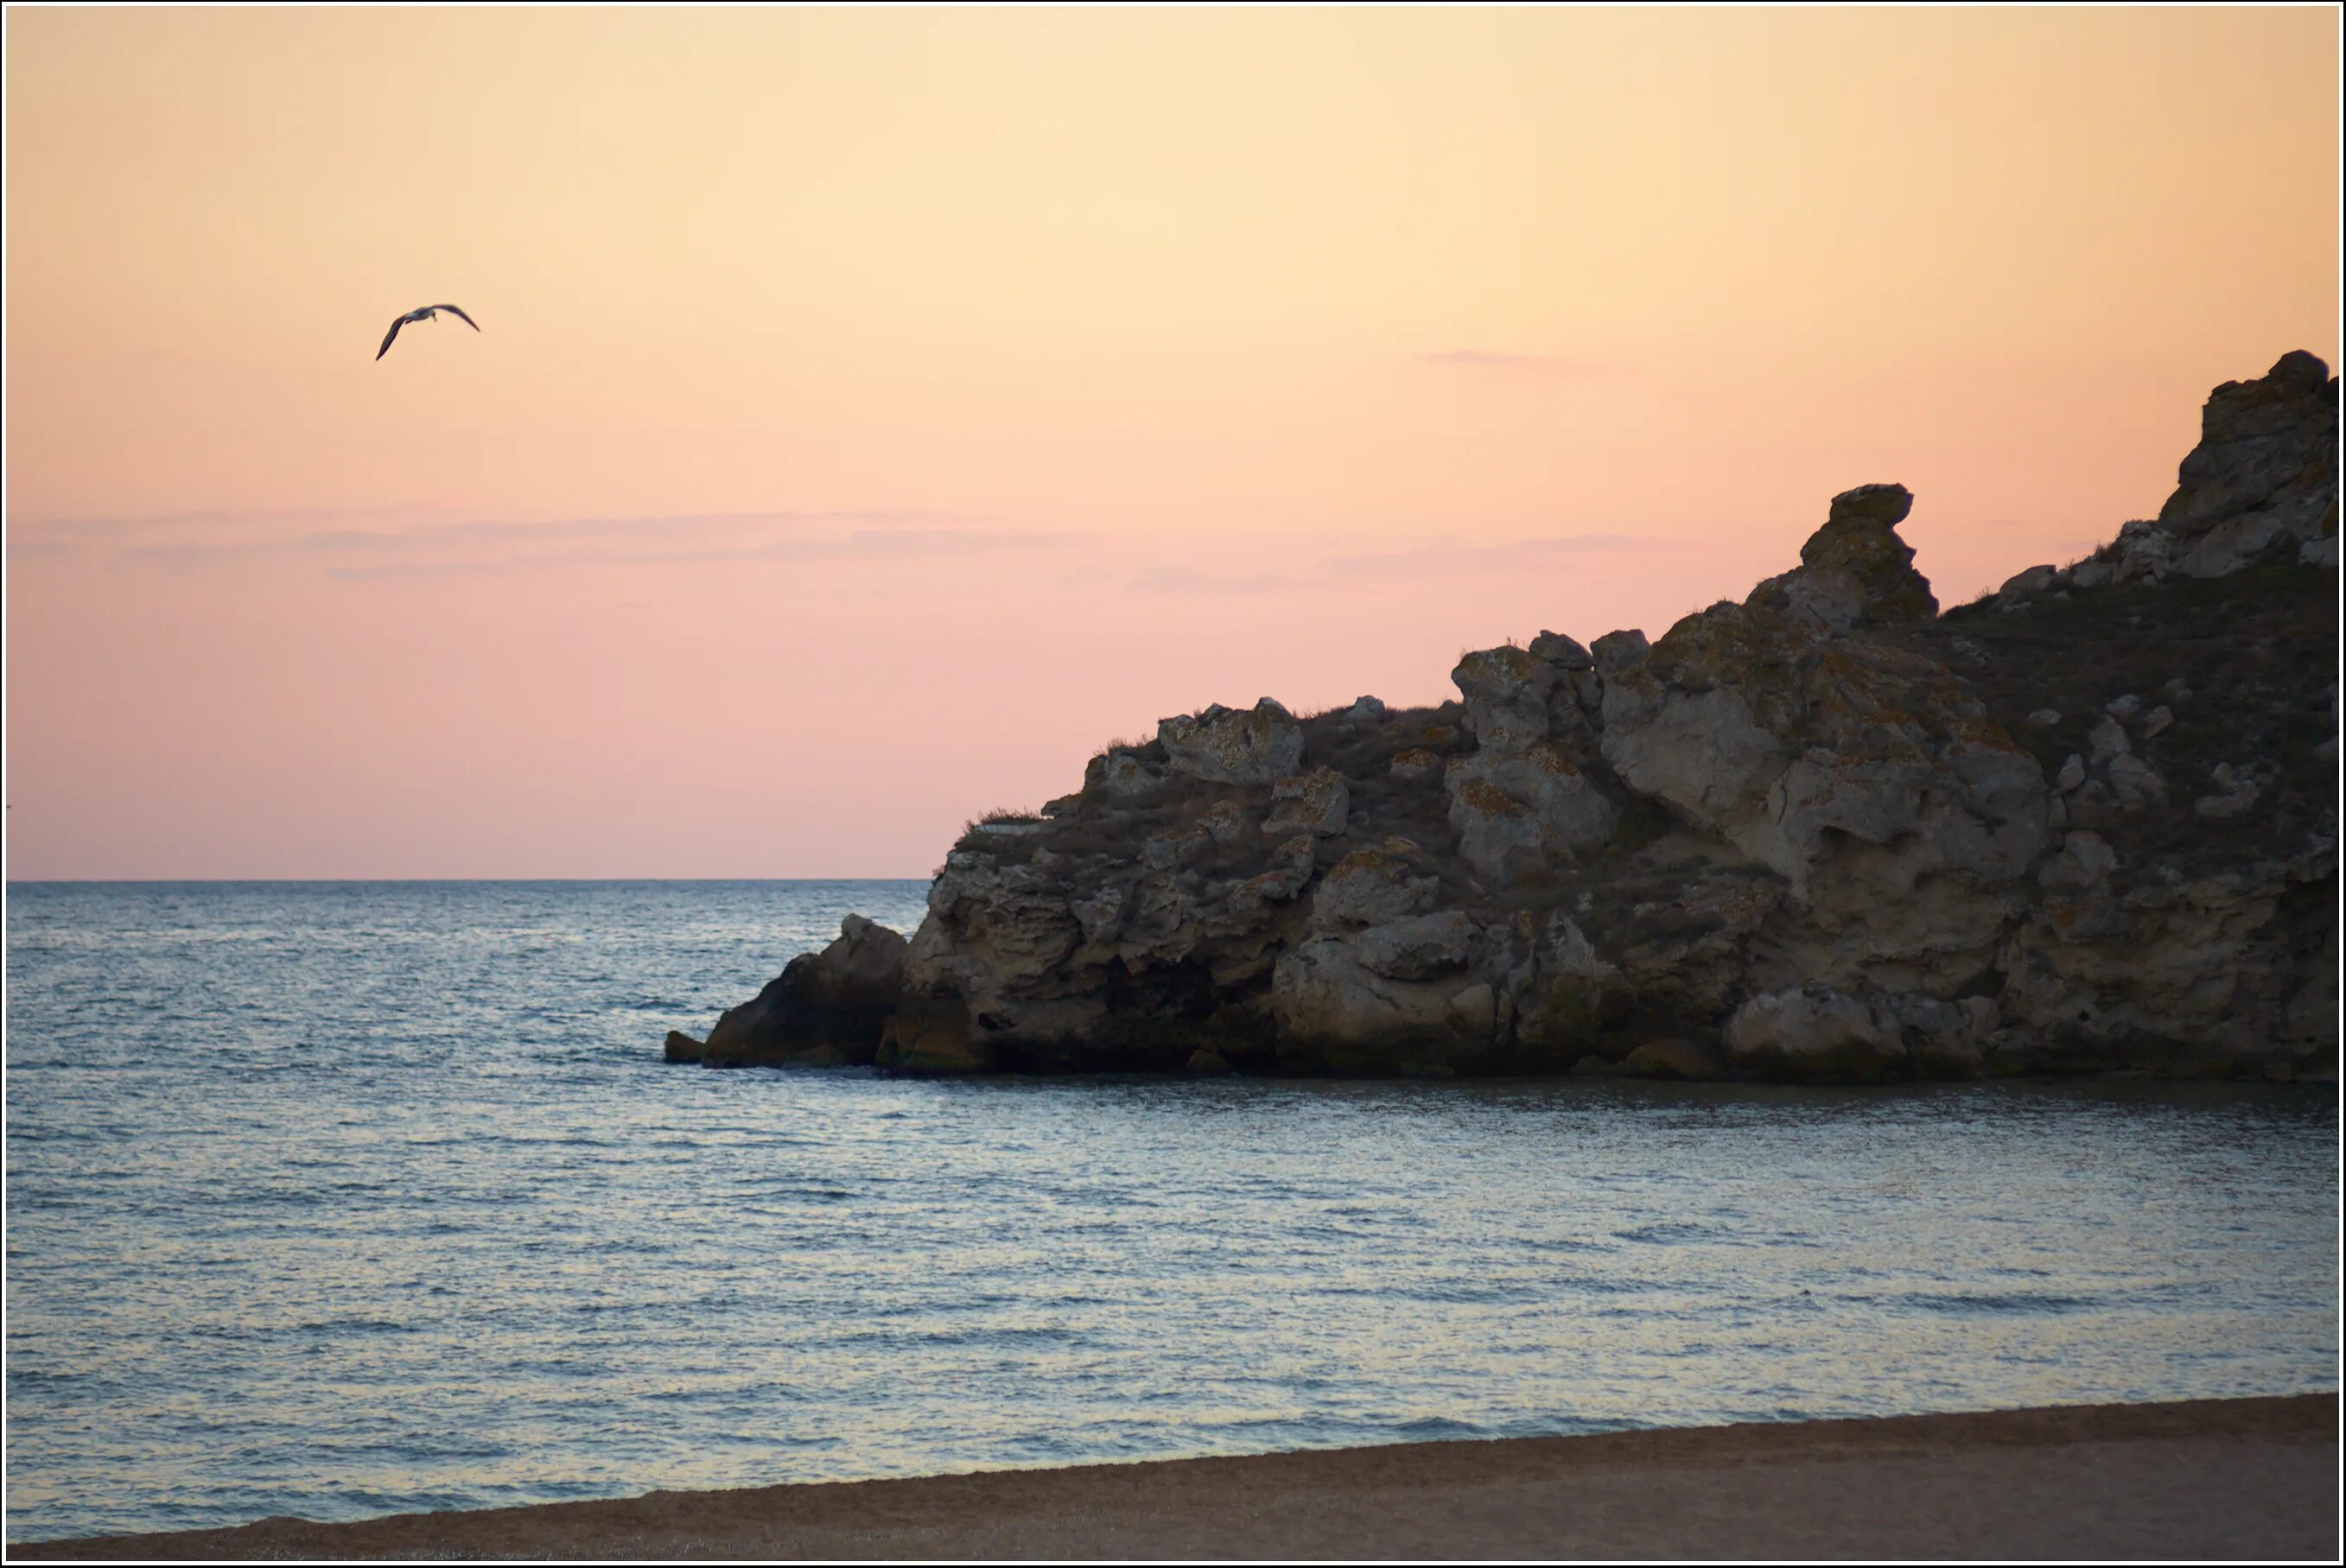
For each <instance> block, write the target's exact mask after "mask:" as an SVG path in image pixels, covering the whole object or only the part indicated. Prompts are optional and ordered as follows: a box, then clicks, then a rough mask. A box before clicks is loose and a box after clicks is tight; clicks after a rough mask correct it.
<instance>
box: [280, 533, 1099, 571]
mask: <svg viewBox="0 0 2346 1568" xmlns="http://www.w3.org/2000/svg"><path fill="white" fill-rule="evenodd" d="M1085 537H1086V536H1085V535H1080V534H1062V533H1051V532H1045V531H1044V530H1040V529H1025V528H994V529H943V528H906V529H886V530H882V529H860V530H857V531H854V532H852V533H849V534H845V535H838V536H834V537H829V538H799V539H770V540H765V541H762V542H758V543H752V544H743V545H709V546H707V547H703V548H690V547H679V548H675V549H665V550H655V549H637V550H596V549H572V550H551V551H538V552H535V553H533V554H530V555H503V556H495V557H492V558H489V559H486V560H469V561H467V560H458V561H388V562H383V563H381V564H377V565H353V566H329V567H327V568H326V572H325V575H327V576H329V577H334V578H340V579H342V580H344V581H367V580H382V579H393V578H428V577H460V576H487V575H499V574H510V573H520V572H540V571H549V570H558V569H562V568H566V567H576V566H597V565H627V566H656V565H694V564H700V563H723V562H733V563H745V562H766V561H793V562H800V563H819V562H832V561H846V562H858V561H917V560H923V559H928V558H932V557H934V556H940V555H975V554H984V553H991V552H995V551H1005V550H1058V549H1065V548H1066V547H1068V546H1070V545H1077V544H1080V543H1083V542H1084V539H1085Z"/></svg>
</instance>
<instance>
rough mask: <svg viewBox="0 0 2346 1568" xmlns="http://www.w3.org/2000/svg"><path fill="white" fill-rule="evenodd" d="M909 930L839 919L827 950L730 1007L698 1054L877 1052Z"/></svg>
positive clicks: (740, 1062)
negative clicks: (903, 931) (901, 931)
mask: <svg viewBox="0 0 2346 1568" xmlns="http://www.w3.org/2000/svg"><path fill="white" fill-rule="evenodd" d="M907 951H908V950H907V947H906V943H905V941H904V939H903V937H902V936H901V935H899V934H898V933H896V932H892V931H890V930H889V929H888V928H887V927H886V926H883V925H876V924H874V923H873V922H872V921H868V920H866V919H864V918H863V917H862V915H855V914H852V915H849V916H848V917H847V918H846V919H845V920H844V921H841V923H840V928H839V937H838V939H837V940H836V941H834V942H832V943H831V945H830V946H829V947H826V948H824V949H823V950H822V951H821V952H812V953H801V955H800V956H798V957H797V958H794V959H792V960H790V963H789V964H788V965H787V966H785V967H784V968H783V970H782V972H781V973H780V975H778V976H777V977H775V978H774V979H773V980H772V981H770V982H769V983H767V985H766V987H765V989H764V990H762V991H760V992H759V993H758V994H757V996H756V998H755V999H754V1000H751V1001H750V1002H745V1003H742V1004H741V1005H740V1006H739V1007H735V1008H731V1009H729V1010H728V1011H727V1012H726V1013H725V1014H724V1015H723V1016H722V1017H720V1018H719V1019H718V1021H717V1027H716V1028H714V1029H711V1030H710V1031H709V1039H708V1041H707V1043H706V1044H703V1045H702V1046H701V1047H700V1048H699V1052H698V1053H697V1054H696V1055H695V1056H694V1057H692V1058H686V1057H681V1056H678V1055H677V1054H676V1040H677V1039H685V1040H689V1038H690V1037H689V1036H688V1035H680V1036H675V1037H673V1038H671V1040H670V1041H669V1056H668V1059H669V1060H670V1061H682V1060H687V1059H695V1060H698V1061H699V1062H700V1063H701V1064H702V1065H704V1066H709V1067H742V1066H752V1065H771V1064H780V1063H783V1062H788V1061H790V1060H792V1059H793V1058H795V1057H798V1056H800V1055H801V1054H805V1053H807V1052H810V1051H814V1050H817V1049H820V1048H821V1047H823V1046H831V1047H834V1048H836V1049H837V1050H838V1051H839V1053H840V1054H841V1055H843V1056H845V1057H847V1058H849V1059H850V1060H853V1061H862V1062H869V1061H871V1060H872V1057H873V1055H874V1054H876V1053H877V1052H878V1050H879V1047H880V1036H881V1032H882V1025H883V1024H884V1023H885V1022H886V1020H887V1017H888V1014H889V1013H891V1012H892V1011H893V1010H894V1008H895V1006H896V999H897V995H898V993H900V992H901V991H902V990H903V978H904V960H905V954H906V952H907Z"/></svg>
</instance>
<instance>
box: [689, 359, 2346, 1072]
mask: <svg viewBox="0 0 2346 1568" xmlns="http://www.w3.org/2000/svg"><path fill="white" fill-rule="evenodd" d="M2338 415H2339V405H2338V382H2336V380H2335V379H2333V378H2331V376H2330V374H2329V372H2328V369H2327V367H2325V366H2324V365H2323V364H2322V363H2321V361H2319V360H2316V359H2314V358H2313V357H2312V356H2310V355H2309V354H2303V353H2292V354H2290V355H2288V356H2287V357H2285V358H2284V359H2282V360H2281V361H2280V363H2279V364H2277V365H2275V366H2274V367H2273V369H2272V371H2271V372H2270V373H2269V374H2267V375H2266V376H2264V377H2262V378H2260V379H2259V380H2256V381H2251V382H2234V383H2228V384H2227V385H2225V386H2222V387H2219V388H2218V389H2217V390H2216V392H2214V394H2213V395H2211V396H2210V397H2209V399H2208V403H2207V407H2206V412H2205V416H2204V422H2203V430H2202V439H2201V442H2200V443H2199V445H2198V447H2197V448H2196V449H2195V450H2194V451H2193V452H2192V453H2191V454H2190V455H2189V456H2188V457H2187V458H2186V459H2185V460H2184V462H2183V464H2182V467H2181V471H2180V475H2179V479H2180V483H2179V485H2178V489H2177V490H2176V492H2175V494H2174V496H2173V498H2172V499H2171V500H2169V501H2168V504H2167V505H2166V506H2165V507H2164V508H2163V509H2162V510H2161V512H2160V514H2159V515H2158V517H2157V519H2155V520H2147V521H2143V522H2137V523H2129V524H2126V525H2125V527H2123V528H2122V529H2120V530H2119V531H2118V534H2117V537H2116V538H2115V539H2114V540H2113V541H2112V542H2111V543H2110V544H2109V545H2106V546H2104V547H2103V548H2102V549H2100V550H2098V551H2096V552H2095V554H2094V555H2092V556H2090V557H2088V558H2087V559H2086V560H2084V561H2081V562H2077V563H2075V564H2073V565H2068V566H2066V567H2055V566H2050V565H2046V566H2038V567H2034V568H2031V569H2030V570H2028V571H2026V572H2023V573H2021V574H2019V575H2017V576H2015V577H2014V578H2013V579H2012V580H2011V581H2010V582H2008V583H2006V584H2005V585H2004V587H2003V588H2002V589H2001V590H1999V591H1998V592H1996V593H1994V594H1993V595H1989V596H1984V597H1983V598H1982V599H1980V600H1979V601H1977V602H1975V603H1973V604H1969V605H1964V606H1960V607H1958V608H1955V609H1953V610H1950V611H1947V612H1945V613H1944V614H1942V613H1940V610H1939V606H1938V605H1937V602H1936V601H1935V600H1934V598H1933V596H1932V592H1931V587H1930V585H1929V584H1928V583H1927V582H1925V581H1924V580H1923V577H1922V576H1921V575H1919V574H1918V573H1916V572H1915V571H1914V569H1913V565H1912V561H1913V551H1912V550H1911V549H1910V548H1909V547H1908V546H1907V545H1905V544H1904V543H1903V541H1902V540H1901V539H1900V538H1899V535H1898V532H1897V530H1898V525H1899V524H1900V523H1901V522H1902V520H1903V519H1904V518H1905V516H1906V514H1907V512H1908V509H1909V508H1910V506H1911V505H1912V504H1913V498H1912V497H1911V496H1910V495H1909V494H1907V492H1906V491H1905V489H1904V488H1903V487H1902V486H1899V485H1896V484H1868V485H1863V486H1861V487H1859V488H1857V489H1854V490H1851V491H1848V492H1846V493H1844V494H1841V495H1838V496H1836V497H1834V498H1833V501H1832V504H1831V510H1830V512H1829V514H1828V515H1827V516H1826V519H1825V521H1824V524H1823V526H1822V527H1821V528H1820V529H1818V531H1817V532H1816V534H1815V535H1814V536H1813V537H1811V539H1810V540H1809V542H1808V544H1807V545H1805V546H1804V547H1803V548H1802V550H1801V552H1800V565H1798V566H1796V567H1794V568H1793V569H1791V570H1790V571H1789V572H1786V573H1784V574H1783V575H1780V576H1777V577H1773V578H1770V579H1769V580H1768V581H1767V582H1764V583H1762V584H1760V585H1759V586H1758V587H1757V588H1755V589H1754V590H1753V591H1752V592H1751V594H1750V596H1749V597H1748V598H1746V599H1745V600H1744V601H1743V602H1742V603H1740V604H1736V603H1731V602H1723V603H1720V604H1718V605H1714V606H1711V607H1710V608H1709V609H1707V610H1703V611H1701V612H1699V613H1698V614H1696V615H1692V616H1688V617H1687V618H1686V619H1684V620H1682V621H1680V622H1679V623H1678V625H1676V626H1672V627H1671V628H1670V629H1669V631H1668V633H1667V634H1665V635H1664V636H1661V637H1660V638H1659V639H1658V640H1657V641H1655V642H1653V643H1652V644H1651V645H1650V646H1648V645H1647V640H1646V638H1645V637H1644V636H1643V635H1642V634H1640V633H1638V632H1635V631H1618V632H1613V633H1611V634H1608V635H1607V636H1600V637H1596V638H1595V639H1594V640H1593V641H1592V642H1591V643H1590V644H1588V645H1587V646H1586V647H1584V646H1583V645H1582V644H1580V643H1578V642H1576V641H1575V640H1573V639H1572V638H1570V637H1568V636H1561V635H1558V634H1556V633H1554V632H1543V633H1541V634H1540V635H1539V636H1536V637H1534V638H1533V639H1531V641H1530V643H1529V645H1528V646H1526V647H1515V646H1513V645H1512V644H1511V645H1509V646H1507V647H1496V648H1489V649H1485V650H1484V651H1482V652H1479V653H1472V654H1469V655H1467V656H1466V657H1464V658H1463V659H1462V660H1461V661H1460V662H1459V664H1458V667H1457V668H1456V669H1455V670H1454V671H1453V672H1452V679H1453V680H1454V682H1455V684H1456V686H1457V688H1458V694H1459V695H1458V699H1457V700H1456V701H1454V702H1448V703H1444V704H1443V706H1441V707H1440V708H1418V709H1411V710H1405V711H1389V710H1387V709H1386V708H1384V706H1383V705H1382V704H1381V703H1379V702H1377V701H1376V700H1375V699H1374V698H1371V697H1363V698H1362V699H1361V700H1360V701H1359V702H1357V703H1355V704H1353V705H1352V707H1350V708H1343V709H1340V710H1336V711H1332V712H1328V713H1322V714H1318V715H1315V716H1310V717H1298V716H1296V715H1294V714H1291V713H1290V712H1289V711H1288V710H1287V709H1286V708H1282V707H1280V705H1279V704H1278V703H1276V702H1273V701H1271V700H1270V699H1269V698H1264V699H1263V700H1261V701H1260V702H1258V703H1257V704H1255V705H1254V706H1253V707H1252V708H1243V709H1231V708H1220V707H1215V708H1208V709H1206V710H1205V711H1204V712H1202V713H1197V714H1188V715H1182V716H1179V717H1178V718H1168V719H1166V720H1164V721H1163V722H1162V723H1161V724H1160V725H1159V726H1158V730H1157V736H1156V738H1155V739H1154V740H1153V741H1151V742H1150V743H1148V744H1147V745H1145V746H1133V747H1122V748H1116V749H1113V750H1111V751H1109V752H1107V753H1106V754H1104V755H1102V756H1099V757H1096V758H1094V759H1092V761H1091V764H1090V766H1089V768H1088V769H1086V773H1085V778H1084V783H1083V788H1082V789H1080V790H1078V791H1076V793H1074V794H1071V795H1068V796H1066V797H1064V798H1062V799H1056V800H1054V801H1052V802H1050V803H1049V804H1048V805H1046V806H1045V807H1044V808H1043V810H1042V811H1041V813H1040V814H1038V815H1036V816H1035V817H1032V818H1025V819H1018V818H1013V819H1007V820H988V821H984V822H980V823H977V824H975V825H974V826H973V827H972V828H971V829H970V830H969V831H968V832H967V833H966V834H965V835H964V837H963V839H962V840H961V841H960V842H959V843H958V844H956V845H955V846H954V849H953V850H952V852H951V853H950V854H949V855H948V856H947V857H946V860H945V864H944V866H943V869H942V870H941V871H939V873H938V875H937V878H936V881H935V883H934V885H933V887H932V889H931V890H930V894H929V913H928V917H927V919H926V920H925V921H923V923H922V925H921V929H920V930H919V932H917V933H915V934H914V935H913V937H912V939H911V941H910V942H909V943H906V942H903V941H902V939H900V938H897V937H896V936H895V934H894V933H892V932H884V931H882V930H881V928H878V927H875V926H872V925H871V924H870V923H869V922H868V921H853V920H851V921H849V922H848V929H847V930H846V931H845V932H842V934H841V938H840V941H839V942H836V943H834V944H833V945H832V946H831V948H830V949H829V950H827V951H826V952H823V953H821V954H811V955H808V956H807V957H804V958H801V959H800V960H797V961H795V962H793V963H792V964H791V966H790V969H789V970H788V971H787V972H785V973H784V974H783V975H782V976H781V977H780V979H778V980H776V981H775V982H774V983H772V984H770V985H769V986H768V987H767V988H766V990H765V992H763V993H760V996H759V997H758V998H757V1000H756V1001H754V1002H752V1003H747V1004H745V1005H744V1006H743V1007H740V1008H736V1009H734V1010H733V1011H731V1012H729V1013H726V1014H725V1016H724V1017H723V1018H722V1019H721V1020H720V1021H719V1023H718V1026H717V1028H716V1030H715V1031H714V1032H713V1033H711V1034H710V1036H709V1040H708V1041H707V1042H706V1043H705V1044H703V1043H701V1042H699V1041H696V1040H694V1039H692V1038H691V1037H690V1036H688V1035H684V1034H671V1035H670V1036H669V1041H668V1054H669V1056H670V1058H671V1059H674V1060H686V1061H690V1060H699V1061H703V1062H707V1063H710V1064H745V1063H770V1064H783V1063H802V1064H841V1063H854V1064H877V1065H879V1066H881V1067H882V1068H890V1069H895V1070H900V1071H909V1072H929V1073H964V1072H985V1071H1022V1072H1092V1071H1150V1072H1163V1071H1185V1072H1193V1073H1205V1072H1212V1073H1232V1072H1234V1073H1245V1074H1401V1075H1416V1076H1448V1075H1451V1074H1555V1073H1567V1072H1568V1073H1576V1074H1632V1075H1658V1076H1678V1077H1688V1078H1709V1077H1733V1076H1749V1077H1765V1078H1773V1079H1789V1080H1796V1081H1809V1082H1880V1081H1893V1080H1906V1079H1916V1078H1963V1077H1974V1076H1979V1075H1983V1074H1984V1075H2003V1074H2037V1073H2053V1072H2078V1071H2109V1070H2133V1071H2148V1072H2158V1073H2184V1074H2218V1075H2262V1076H2268V1077H2292V1076H2334V1074H2335V1072H2336V1062H2337V1045H2338V1018H2339V1013H2338V909H2339V905H2338V880H2337V877H2338V873H2337V816H2338V739H2337V735H2338V718H2339V708H2338V687H2337V636H2338V577H2337V573H2336V568H2337V564H2338V554H2337V552H2338V494H2339V485H2338V429H2339V425H2338Z"/></svg>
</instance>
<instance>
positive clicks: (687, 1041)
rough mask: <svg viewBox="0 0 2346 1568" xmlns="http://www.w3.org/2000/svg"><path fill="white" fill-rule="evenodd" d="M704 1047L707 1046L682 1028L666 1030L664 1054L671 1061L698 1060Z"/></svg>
mask: <svg viewBox="0 0 2346 1568" xmlns="http://www.w3.org/2000/svg"><path fill="white" fill-rule="evenodd" d="M706 1049H708V1047H707V1046H705V1045H703V1044H701V1043H700V1042H699V1041H698V1040H695V1039H694V1038H693V1037H692V1036H691V1035H689V1034H687V1033H685V1032H684V1031H683V1030H681V1029H671V1030H669V1031H668V1040H667V1043H666V1047H665V1051H664V1054H665V1055H666V1056H667V1057H668V1060H669V1061H671V1062H698V1061H699V1060H700V1054H701V1053H702V1052H703V1051H704V1050H706Z"/></svg>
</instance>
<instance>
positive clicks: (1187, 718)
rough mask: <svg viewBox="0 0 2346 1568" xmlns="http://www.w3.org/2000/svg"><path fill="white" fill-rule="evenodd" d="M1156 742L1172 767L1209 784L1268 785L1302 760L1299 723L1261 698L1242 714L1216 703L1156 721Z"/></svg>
mask: <svg viewBox="0 0 2346 1568" xmlns="http://www.w3.org/2000/svg"><path fill="white" fill-rule="evenodd" d="M1157 743H1158V745H1159V746H1162V747H1163V748H1165V757H1166V762H1167V766H1168V768H1169V769H1171V770H1172V771H1173V772H1175V773H1178V774H1181V775H1183V776H1184V777H1186V778H1190V779H1205V780H1207V781H1208V782H1209V783H1215V784H1268V783H1270V781H1271V780H1272V779H1280V778H1283V777H1285V776H1286V775H1288V774H1290V773H1292V772H1294V771H1295V769H1296V765H1297V764H1298V763H1300V762H1301V761H1302V760H1303V727H1302V726H1301V725H1300V724H1298V723H1296V721H1295V716H1294V715H1293V714H1291V713H1290V712H1288V711H1287V709H1285V708H1281V707H1280V705H1279V704H1278V703H1276V702H1273V701H1272V700H1271V699H1270V697H1264V698H1263V699H1262V700H1261V701H1260V702H1258V703H1256V704H1255V705H1254V707H1253V708H1250V709H1248V710H1247V711H1245V712H1243V713H1238V712H1233V711H1231V710H1230V709H1229V708H1224V707H1222V706H1221V705H1220V704H1219V703H1217V704H1215V705H1214V706H1213V707H1211V708H1207V709H1206V710H1205V711H1204V712H1203V713H1197V714H1182V715H1178V716H1177V717H1175V718H1167V719H1162V720H1159V721H1158V726H1157Z"/></svg>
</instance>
